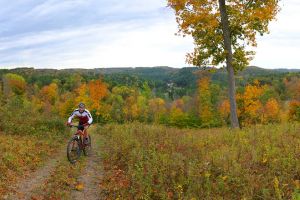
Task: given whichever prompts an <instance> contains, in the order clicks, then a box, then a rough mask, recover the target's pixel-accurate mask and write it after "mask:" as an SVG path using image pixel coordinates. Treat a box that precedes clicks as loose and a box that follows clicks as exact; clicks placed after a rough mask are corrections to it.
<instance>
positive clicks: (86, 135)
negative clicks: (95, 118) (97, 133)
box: [83, 126, 89, 144]
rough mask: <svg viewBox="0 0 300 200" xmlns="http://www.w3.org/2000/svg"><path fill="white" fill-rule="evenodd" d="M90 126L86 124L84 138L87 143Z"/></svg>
mask: <svg viewBox="0 0 300 200" xmlns="http://www.w3.org/2000/svg"><path fill="white" fill-rule="evenodd" d="M88 128H89V126H85V128H84V130H83V138H84V141H85V143H86V144H88V143H89V135H88V131H87V129H88Z"/></svg>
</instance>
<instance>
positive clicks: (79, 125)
mask: <svg viewBox="0 0 300 200" xmlns="http://www.w3.org/2000/svg"><path fill="white" fill-rule="evenodd" d="M77 130H81V131H83V130H84V126H83V124H81V123H79V124H78V129H77Z"/></svg>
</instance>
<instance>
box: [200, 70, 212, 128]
mask: <svg viewBox="0 0 300 200" xmlns="http://www.w3.org/2000/svg"><path fill="white" fill-rule="evenodd" d="M211 99H212V98H211V91H210V78H209V77H207V76H205V77H202V78H200V79H199V80H198V106H199V108H198V109H199V116H200V119H201V122H202V123H203V125H204V126H209V125H210V124H211V123H212V121H213V118H214V115H213V105H212V102H211Z"/></svg>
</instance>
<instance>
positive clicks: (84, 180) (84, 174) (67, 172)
mask: <svg viewBox="0 0 300 200" xmlns="http://www.w3.org/2000/svg"><path fill="white" fill-rule="evenodd" d="M93 132H94V128H92V129H91V130H90V133H91V136H92V138H93V139H92V145H93V149H92V153H91V155H90V156H89V157H85V156H81V157H80V159H79V160H78V161H77V162H76V163H75V164H70V163H69V161H68V160H67V158H66V145H63V146H62V148H61V149H60V151H59V153H58V155H57V156H56V157H55V158H54V159H52V160H50V161H48V162H47V163H46V164H45V165H44V167H43V168H41V169H39V170H37V171H36V172H34V173H32V174H31V175H30V176H29V177H28V178H27V179H25V180H23V181H21V182H19V183H18V184H17V185H16V186H15V189H14V190H15V191H16V193H14V194H11V195H9V196H7V197H6V198H5V199H39V200H44V199H101V198H100V197H99V194H100V191H99V189H100V188H99V182H100V180H101V176H102V168H101V158H100V156H99V154H98V152H99V148H98V145H97V144H96V143H97V141H99V139H98V137H97V135H96V134H93ZM65 144H67V143H66V142H65Z"/></svg>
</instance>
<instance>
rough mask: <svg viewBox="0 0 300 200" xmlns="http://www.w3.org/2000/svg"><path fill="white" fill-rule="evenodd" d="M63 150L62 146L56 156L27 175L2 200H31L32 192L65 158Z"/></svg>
mask: <svg viewBox="0 0 300 200" xmlns="http://www.w3.org/2000/svg"><path fill="white" fill-rule="evenodd" d="M65 150H66V149H65V146H63V147H62V148H61V149H60V150H59V152H57V155H56V156H54V158H53V159H50V160H49V161H47V162H46V163H45V165H44V166H43V167H42V168H40V169H38V170H37V171H35V172H33V173H31V174H29V175H28V176H27V177H26V178H25V179H24V180H21V181H20V182H19V183H17V185H14V186H12V190H13V191H14V192H13V193H11V194H8V195H6V196H5V197H4V199H7V200H12V199H31V193H32V191H33V190H34V189H35V188H37V187H39V186H40V185H41V184H43V182H44V181H45V180H46V179H47V178H48V177H49V175H50V174H51V171H53V170H54V169H55V166H56V165H57V164H58V162H59V161H60V160H61V159H64V158H65V157H66V153H65Z"/></svg>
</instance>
